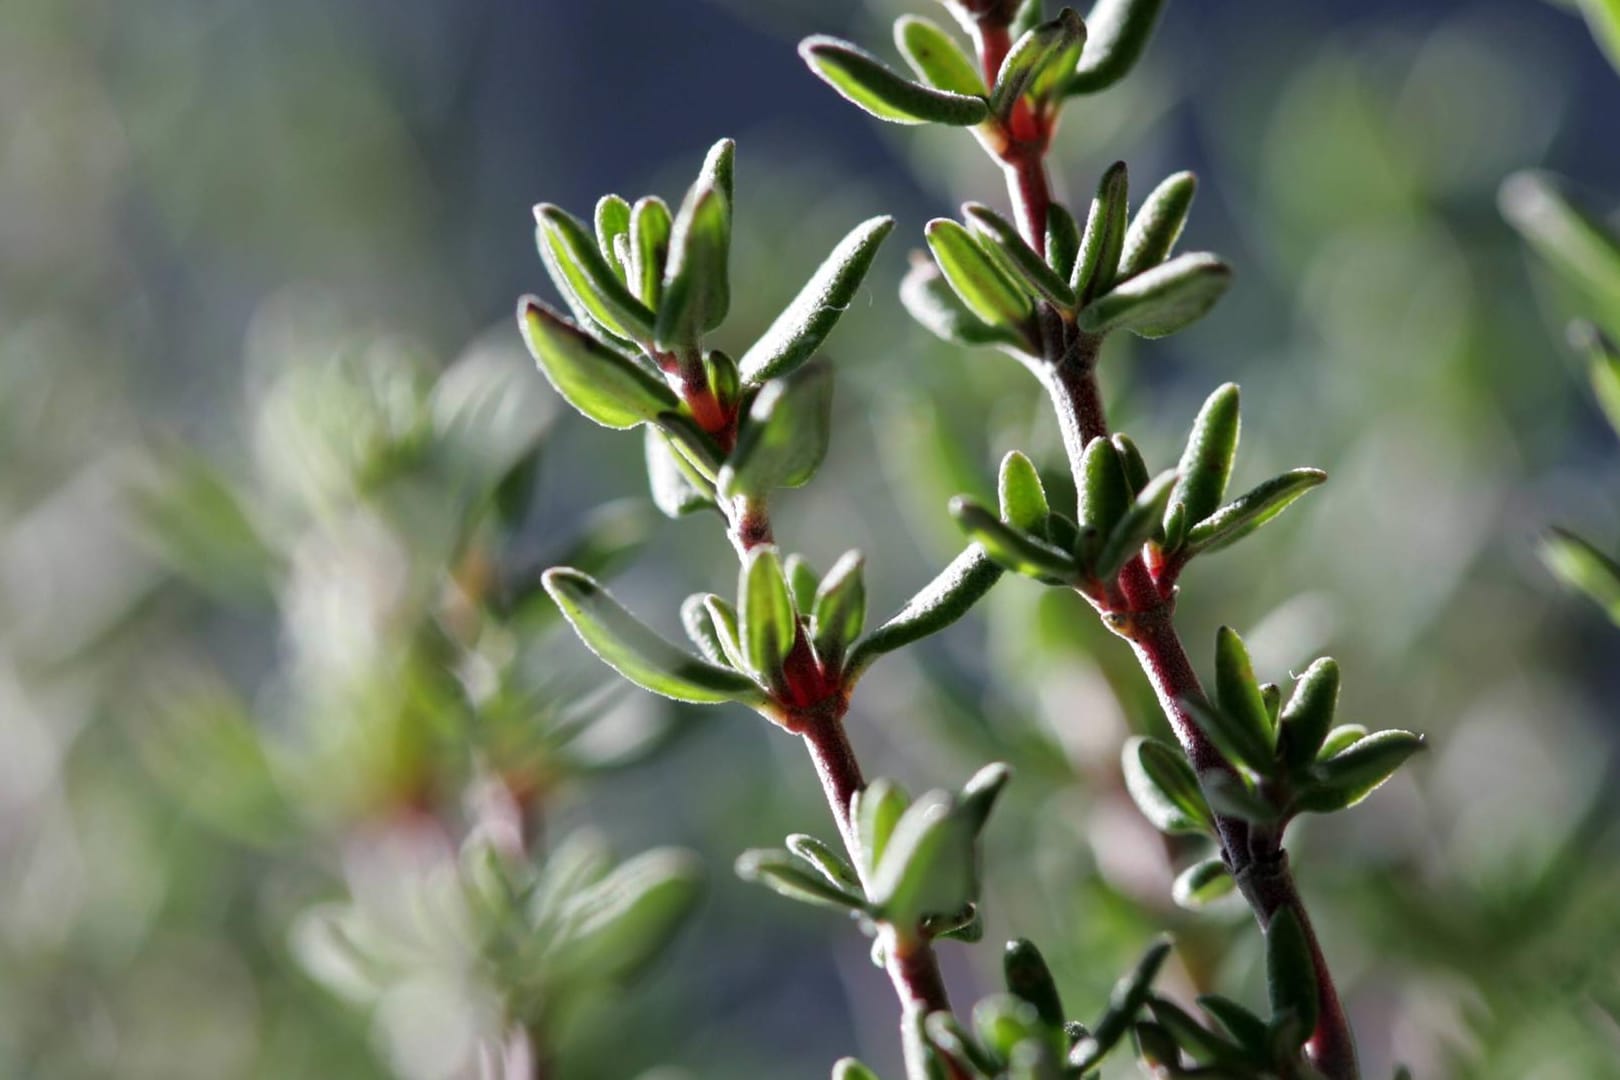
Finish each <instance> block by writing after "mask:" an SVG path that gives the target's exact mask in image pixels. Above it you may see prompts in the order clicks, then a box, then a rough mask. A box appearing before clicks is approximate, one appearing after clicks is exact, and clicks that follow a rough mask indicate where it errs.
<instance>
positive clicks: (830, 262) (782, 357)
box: [738, 217, 894, 386]
mask: <svg viewBox="0 0 1620 1080" xmlns="http://www.w3.org/2000/svg"><path fill="white" fill-rule="evenodd" d="M893 228H894V219H893V218H890V217H875V218H872V219H870V220H868V221H865V222H862V223H861V224H860V225H857V226H856V227H855V228H854V229H853V230H851V231H850V233H849V235H848V236H846V237H844V239H843V240H841V241H840V242H839V244H838V246H837V247H835V248H833V250H832V253H831V254H830V255H828V256H827V258H826V259H825V260H823V261H822V264H821V266H820V267H818V268H817V270H816V272H815V273H814V274H813V275H811V277H810V280H809V281H808V282H806V283H805V286H804V288H802V289H800V290H799V295H797V296H795V297H794V298H793V302H792V303H791V304H789V305H788V306H787V307H786V308H785V309H784V310H783V311H782V313H781V314H780V315H778V316H777V317H776V321H775V322H773V323H771V325H770V329H768V330H766V331H765V333H764V334H763V335H762V336H761V337H760V339H759V340H758V341H756V342H754V344H753V345H751V346H750V347H749V349H748V351H747V352H745V353H743V357H742V360H741V361H740V362H739V363H738V367H739V369H740V370H741V372H742V376H743V380H744V381H745V382H747V383H748V385H750V386H758V385H760V384H761V383H763V382H765V381H766V380H767V379H776V378H780V377H781V376H783V375H787V374H788V373H790V372H792V371H793V370H795V369H796V368H798V367H799V366H800V365H801V364H803V363H804V362H805V361H807V360H809V359H810V357H811V356H812V355H814V354H815V351H816V350H817V349H819V348H821V345H822V342H824V341H826V340H827V335H828V334H830V333H831V332H832V328H833V327H834V326H837V325H838V320H839V319H840V318H842V317H843V314H844V312H845V311H847V310H849V306H850V304H851V303H853V302H854V299H855V294H856V292H857V291H859V289H860V287H861V282H862V281H863V280H865V278H866V272H867V271H868V270H870V269H871V267H872V259H873V257H874V256H875V255H876V254H877V249H878V246H879V245H880V244H882V243H883V239H884V237H886V236H888V235H889V232H890V230H891V229H893Z"/></svg>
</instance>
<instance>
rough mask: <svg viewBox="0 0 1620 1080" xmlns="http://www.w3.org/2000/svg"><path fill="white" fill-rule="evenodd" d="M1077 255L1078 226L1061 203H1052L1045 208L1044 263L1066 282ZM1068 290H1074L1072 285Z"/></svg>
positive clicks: (1078, 243)
mask: <svg viewBox="0 0 1620 1080" xmlns="http://www.w3.org/2000/svg"><path fill="white" fill-rule="evenodd" d="M1079 257H1080V226H1079V225H1077V224H1075V220H1074V215H1073V214H1071V213H1069V212H1068V211H1067V210H1065V209H1064V208H1063V205H1062V204H1061V203H1053V204H1052V205H1051V206H1049V207H1047V208H1046V264H1047V265H1048V266H1050V267H1051V268H1052V270H1053V272H1055V273H1056V274H1057V275H1058V276H1059V277H1061V278H1062V279H1063V280H1064V282H1065V283H1068V281H1069V279H1070V275H1072V274H1073V273H1074V264H1075V260H1076V259H1078V258H1079ZM1069 291H1070V292H1071V293H1072V292H1073V291H1074V289H1073V287H1072V286H1071V287H1070V289H1069Z"/></svg>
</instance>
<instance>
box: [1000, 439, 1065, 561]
mask: <svg viewBox="0 0 1620 1080" xmlns="http://www.w3.org/2000/svg"><path fill="white" fill-rule="evenodd" d="M996 487H997V492H998V494H999V496H1000V502H1001V517H1002V520H1003V521H1005V522H1007V524H1009V525H1011V526H1013V527H1014V528H1017V529H1022V530H1023V531H1024V532H1027V533H1029V534H1031V535H1032V536H1036V537H1038V538H1040V539H1042V540H1045V539H1048V537H1047V535H1046V522H1047V519H1048V518H1049V517H1051V516H1052V509H1051V507H1050V506H1048V505H1047V503H1046V489H1045V488H1044V487H1043V486H1042V485H1041V474H1040V473H1038V472H1036V471H1035V465H1034V463H1033V462H1031V461H1030V460H1029V458H1027V457H1025V456H1024V455H1023V454H1020V453H1019V452H1018V451H1016V450H1011V451H1008V453H1007V456H1006V457H1004V458H1002V459H1001V472H1000V475H999V477H998V478H997V484H996Z"/></svg>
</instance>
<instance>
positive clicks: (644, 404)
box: [517, 296, 679, 429]
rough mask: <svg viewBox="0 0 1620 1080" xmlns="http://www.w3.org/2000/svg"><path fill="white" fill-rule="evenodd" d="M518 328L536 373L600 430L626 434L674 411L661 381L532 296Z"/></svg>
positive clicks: (521, 308) (670, 395) (521, 307)
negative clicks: (543, 376)
mask: <svg viewBox="0 0 1620 1080" xmlns="http://www.w3.org/2000/svg"><path fill="white" fill-rule="evenodd" d="M517 314H518V325H519V326H520V327H521V328H522V330H523V340H524V341H525V342H526V343H527V344H528V346H529V352H530V353H532V354H533V356H534V358H535V360H536V361H537V362H538V363H539V365H540V371H541V372H542V373H543V374H544V375H545V377H546V380H547V381H548V382H550V383H551V385H552V387H554V388H555V389H556V391H557V393H558V394H560V395H562V398H563V400H564V401H567V402H568V404H570V405H572V406H573V407H574V408H576V409H578V410H579V411H580V412H581V413H582V414H583V415H584V416H585V417H586V418H587V419H590V420H594V421H596V422H597V423H598V424H601V425H602V426H603V427H610V428H620V429H623V428H630V427H635V426H636V425H637V424H641V423H645V422H647V421H649V420H652V419H653V418H654V417H656V416H658V415H659V414H660V413H663V412H666V411H669V410H672V409H675V408H677V407H678V406H679V402H678V401H677V399H676V397H675V394H674V392H673V391H671V390H670V388H669V387H668V386H666V385H665V384H664V383H663V382H662V381H661V380H660V379H658V378H656V377H654V376H653V375H651V374H649V373H648V372H647V371H645V370H644V369H643V368H641V367H640V366H639V365H637V364H636V363H635V362H634V361H632V360H629V359H627V358H626V357H624V356H622V355H620V354H619V353H617V352H614V351H613V350H612V349H609V348H608V347H607V346H605V345H603V344H601V343H600V342H598V341H597V340H596V339H595V338H593V337H591V336H590V335H589V334H587V333H585V332H584V331H583V330H581V329H579V327H577V326H575V325H574V324H573V323H570V322H569V321H568V320H567V319H564V318H563V317H562V316H561V315H558V314H557V313H556V312H555V311H552V310H551V309H550V308H549V307H547V306H546V305H545V304H543V303H541V302H540V301H539V300H538V299H536V298H535V297H533V296H525V297H524V298H523V299H521V300H519V301H518V312H517Z"/></svg>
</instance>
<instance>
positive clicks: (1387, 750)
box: [1303, 730, 1424, 812]
mask: <svg viewBox="0 0 1620 1080" xmlns="http://www.w3.org/2000/svg"><path fill="white" fill-rule="evenodd" d="M1423 745H1424V744H1423V736H1421V735H1416V734H1413V733H1412V732H1410V731H1399V730H1391V731H1377V732H1374V733H1373V734H1371V735H1368V736H1367V737H1366V738H1363V739H1360V740H1358V741H1356V742H1355V743H1352V744H1351V745H1350V746H1348V747H1346V748H1345V749H1343V750H1340V751H1339V752H1338V753H1337V754H1334V755H1333V756H1332V757H1329V758H1325V759H1323V760H1320V761H1318V762H1317V763H1316V765H1315V767H1314V768H1313V769H1312V770H1311V772H1312V774H1313V775H1314V776H1315V778H1316V781H1317V786H1318V787H1319V789H1320V790H1321V796H1320V797H1317V796H1315V795H1313V796H1312V797H1311V798H1309V799H1307V800H1303V802H1304V805H1305V807H1306V809H1309V810H1317V811H1318V812H1328V811H1330V810H1340V809H1343V808H1345V807H1348V806H1354V805H1355V804H1356V803H1358V802H1360V801H1361V800H1362V799H1365V798H1366V797H1367V796H1368V795H1371V794H1372V793H1373V792H1374V791H1375V790H1377V789H1378V788H1379V787H1380V786H1381V785H1382V784H1383V783H1384V781H1386V780H1388V779H1389V778H1390V777H1391V776H1394V775H1395V770H1396V769H1399V768H1400V767H1401V766H1402V765H1403V764H1405V762H1406V759H1407V758H1409V757H1411V756H1412V755H1413V754H1416V753H1417V752H1418V751H1420V750H1422V749H1423Z"/></svg>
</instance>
